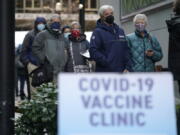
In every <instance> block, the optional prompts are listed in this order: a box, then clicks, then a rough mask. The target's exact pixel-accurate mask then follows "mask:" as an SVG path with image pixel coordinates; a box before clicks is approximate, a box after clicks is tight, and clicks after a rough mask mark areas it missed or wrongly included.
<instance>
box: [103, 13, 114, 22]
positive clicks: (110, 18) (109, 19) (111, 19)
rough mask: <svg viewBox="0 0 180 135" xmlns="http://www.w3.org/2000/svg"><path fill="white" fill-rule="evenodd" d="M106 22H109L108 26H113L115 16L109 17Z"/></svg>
mask: <svg viewBox="0 0 180 135" xmlns="http://www.w3.org/2000/svg"><path fill="white" fill-rule="evenodd" d="M105 22H107V23H108V24H113V22H114V16H113V15H109V16H107V17H106V18H105Z"/></svg>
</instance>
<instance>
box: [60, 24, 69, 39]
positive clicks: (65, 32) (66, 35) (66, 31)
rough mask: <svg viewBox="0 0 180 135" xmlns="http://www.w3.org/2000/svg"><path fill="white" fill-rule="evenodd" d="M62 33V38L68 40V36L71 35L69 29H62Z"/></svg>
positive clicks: (66, 27)
mask: <svg viewBox="0 0 180 135" xmlns="http://www.w3.org/2000/svg"><path fill="white" fill-rule="evenodd" d="M62 33H63V34H64V37H65V38H66V39H68V40H69V35H70V34H71V27H70V26H68V25H66V26H64V27H63V28H62Z"/></svg>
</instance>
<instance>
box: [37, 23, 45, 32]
mask: <svg viewBox="0 0 180 135" xmlns="http://www.w3.org/2000/svg"><path fill="white" fill-rule="evenodd" d="M37 29H38V31H42V30H44V29H45V25H44V24H42V23H41V24H38V25H37Z"/></svg>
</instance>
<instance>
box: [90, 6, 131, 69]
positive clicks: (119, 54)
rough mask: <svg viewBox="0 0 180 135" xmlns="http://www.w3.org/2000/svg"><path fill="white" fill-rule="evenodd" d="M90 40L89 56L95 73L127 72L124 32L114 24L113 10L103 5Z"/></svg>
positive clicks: (127, 59) (126, 47) (129, 66)
mask: <svg viewBox="0 0 180 135" xmlns="http://www.w3.org/2000/svg"><path fill="white" fill-rule="evenodd" d="M99 15H100V19H99V20H97V25H96V28H95V30H94V31H93V34H92V36H91V40H90V55H91V58H92V59H93V60H94V61H95V62H96V72H128V71H131V61H130V53H129V48H128V44H127V41H126V36H125V33H124V30H123V29H122V28H120V27H119V26H118V25H117V24H116V23H114V8H113V7H112V6H111V5H103V6H101V7H100V9H99Z"/></svg>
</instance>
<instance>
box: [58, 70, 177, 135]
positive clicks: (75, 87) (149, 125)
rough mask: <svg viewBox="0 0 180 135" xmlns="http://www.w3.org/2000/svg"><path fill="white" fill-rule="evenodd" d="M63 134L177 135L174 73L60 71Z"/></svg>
mask: <svg viewBox="0 0 180 135" xmlns="http://www.w3.org/2000/svg"><path fill="white" fill-rule="evenodd" d="M58 131H59V132H58V135H176V118H175V103H174V94H173V78H172V75H171V74H170V73H161V74H156V73H146V74H123V75H122V74H121V75H120V74H60V76H59V108H58Z"/></svg>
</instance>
